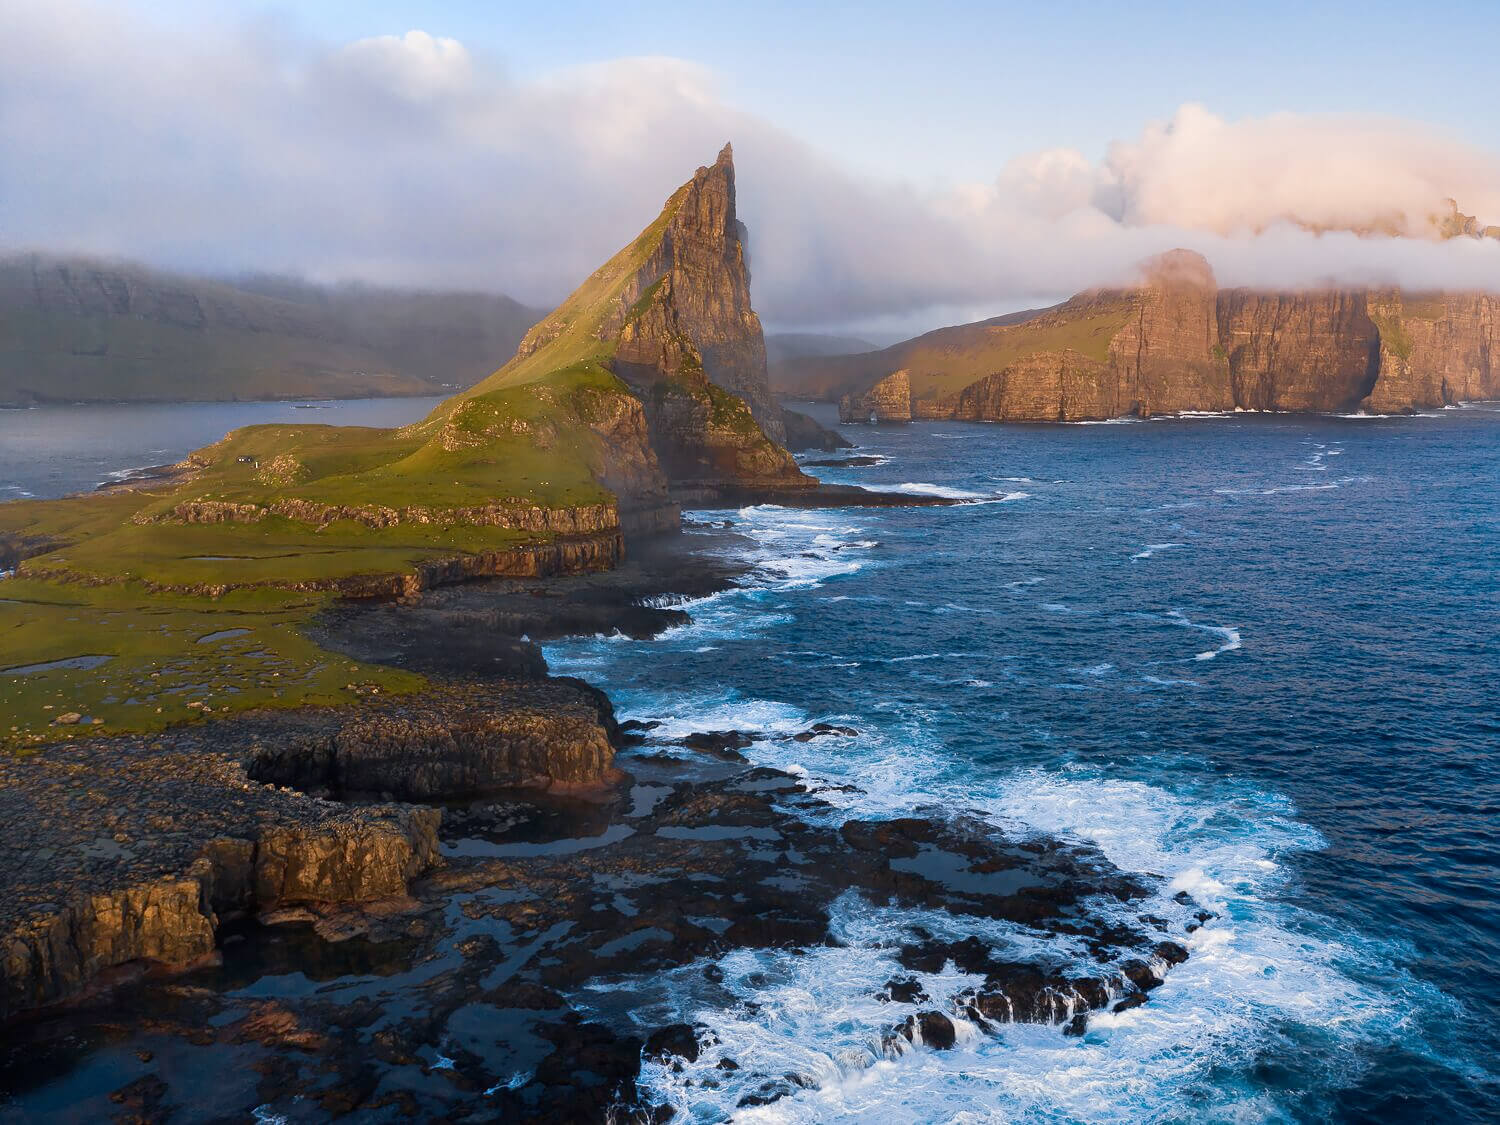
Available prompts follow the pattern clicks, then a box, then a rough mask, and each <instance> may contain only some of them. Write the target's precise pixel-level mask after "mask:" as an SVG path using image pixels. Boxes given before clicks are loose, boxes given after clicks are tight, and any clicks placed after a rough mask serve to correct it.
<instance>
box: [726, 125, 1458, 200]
mask: <svg viewBox="0 0 1500 1125" xmlns="http://www.w3.org/2000/svg"><path fill="white" fill-rule="evenodd" d="M714 164H715V166H727V167H730V168H733V167H734V145H732V144H730V143H729V142H728V141H725V142H724V147H723V148H721V149H720V150H719V158H718V159H717V160H715V161H714ZM1454 209H1455V210H1457V208H1456V207H1455V208H1454Z"/></svg>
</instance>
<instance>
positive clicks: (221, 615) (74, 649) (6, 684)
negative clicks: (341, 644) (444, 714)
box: [0, 578, 422, 750]
mask: <svg viewBox="0 0 1500 1125" xmlns="http://www.w3.org/2000/svg"><path fill="white" fill-rule="evenodd" d="M324 601H325V599H323V598H321V597H318V596H309V595H295V594H288V593H283V592H280V591H269V590H256V591H243V592H238V593H232V594H230V595H227V596H225V597H224V598H220V599H217V600H209V599H207V598H188V597H168V596H163V595H160V594H150V593H148V592H146V591H145V590H142V589H140V588H139V587H136V586H132V585H111V586H102V587H87V586H80V585H76V584H67V585H63V584H58V583H51V582H36V581H29V580H26V579H19V578H12V579H9V580H7V581H6V582H4V583H3V584H0V638H3V639H4V640H3V646H4V652H5V656H4V658H3V659H4V668H3V669H0V747H6V746H8V747H10V748H11V749H13V750H16V749H24V748H26V747H28V746H32V745H36V744H38V743H43V742H50V741H55V740H58V739H65V738H71V737H76V736H78V735H80V734H94V733H99V732H100V731H104V732H123V731H135V732H141V731H147V732H149V731H153V730H160V729H162V728H164V727H166V726H168V725H170V724H172V723H178V722H184V721H190V720H194V719H196V718H198V717H199V716H200V715H203V714H204V713H205V712H208V713H221V712H226V711H240V710H245V709H247V708H250V707H261V706H271V707H276V706H287V707H291V706H299V705H302V704H307V703H338V702H345V701H348V700H351V699H354V698H357V697H358V696H359V695H361V694H365V693H372V692H385V693H391V692H406V691H412V690H415V689H416V688H418V687H420V686H421V684H422V680H421V679H420V677H417V676H413V675H411V674H409V673H406V672H401V671H398V670H396V669H392V668H385V667H381V666H377V665H367V664H361V663H356V662H352V661H350V660H348V659H347V658H345V657H342V656H337V655H335V654H333V653H329V652H326V651H324V650H322V649H320V648H318V646H316V645H314V644H313V643H312V642H311V641H309V640H307V638H306V637H304V636H303V635H302V634H301V633H300V632H299V630H298V626H299V624H300V623H301V622H303V621H305V620H306V619H307V617H308V616H310V615H311V614H312V613H314V612H316V610H317V609H318V608H319V607H320V606H321V605H323V604H324ZM84 656H88V657H94V658H98V657H108V659H107V660H106V661H103V662H102V663H95V662H90V663H95V666H93V667H55V668H50V669H41V670H34V671H26V672H19V673H18V672H17V671H15V669H18V668H21V669H24V668H26V667H27V666H30V665H35V664H42V663H45V662H49V661H65V660H74V659H76V658H78V657H84ZM69 713H73V714H77V715H80V716H81V721H79V722H78V723H76V724H69V725H59V724H58V723H57V722H56V720H57V719H58V718H59V717H60V716H65V715H68V714H69Z"/></svg>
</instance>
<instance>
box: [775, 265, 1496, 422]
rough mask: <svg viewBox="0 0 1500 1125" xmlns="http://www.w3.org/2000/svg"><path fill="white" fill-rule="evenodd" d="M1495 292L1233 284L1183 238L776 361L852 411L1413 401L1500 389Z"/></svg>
mask: <svg viewBox="0 0 1500 1125" xmlns="http://www.w3.org/2000/svg"><path fill="white" fill-rule="evenodd" d="M1497 308H1500V296H1496V295H1491V294H1485V293H1429V294H1413V293H1400V292H1395V291H1378V290H1359V289H1343V290H1336V289H1326V290H1306V291H1295V292H1277V291H1264V290H1256V289H1220V288H1218V285H1217V282H1216V281H1215V278H1214V275H1213V272H1212V271H1211V269H1210V268H1209V266H1208V263H1207V261H1206V260H1205V259H1204V258H1203V257H1202V256H1201V255H1198V254H1196V253H1192V252H1190V251H1186V250H1174V251H1171V252H1170V253H1167V254H1163V255H1161V256H1159V257H1157V258H1155V259H1153V260H1151V261H1150V262H1148V263H1147V264H1146V266H1145V268H1144V270H1143V282H1142V284H1141V285H1140V286H1139V287H1138V288H1135V289H1127V290H1094V291H1090V292H1087V293H1082V294H1079V295H1078V296H1076V297H1074V298H1072V299H1071V300H1069V301H1067V302H1065V303H1064V304H1062V305H1059V306H1057V307H1056V308H1053V309H1047V310H1042V311H1041V312H1030V313H1024V314H1016V316H1015V317H1013V318H997V319H996V320H995V321H986V322H982V323H979V324H973V325H963V326H960V327H958V328H949V329H940V330H938V331H936V332H933V333H929V334H927V335H926V336H922V337H918V338H917V339H915V340H911V341H907V342H906V343H904V344H898V345H895V346H894V347H892V348H889V349H886V350H885V351H882V352H870V353H866V354H861V355H849V356H836V357H830V358H828V359H818V358H804V359H801V360H797V361H795V364H794V365H793V364H789V365H786V366H785V367H784V368H783V369H782V370H781V371H780V372H779V376H778V377H779V379H780V380H781V382H780V386H781V389H783V390H784V391H788V392H797V393H812V392H811V388H813V387H823V388H826V387H828V386H841V387H845V388H850V387H852V389H847V390H844V392H843V394H842V397H841V398H840V399H839V403H840V420H841V421H844V422H865V421H874V422H900V421H907V420H910V419H920V418H931V419H948V418H951V419H958V420H966V421H1025V422H1074V421H1093V420H1101V419H1106V418H1114V417H1120V416H1125V415H1135V416H1139V417H1150V416H1154V415H1161V414H1173V413H1179V412H1183V411H1225V410H1257V411H1289V412H1330V411H1353V410H1364V411H1369V412H1374V413H1405V412H1412V411H1416V410H1423V409H1430V408H1433V407H1438V406H1443V405H1447V404H1450V403H1454V402H1463V401H1474V400H1480V399H1493V398H1497V397H1500V359H1497V357H1500V347H1497V340H1496V328H1495V324H1496V319H1497V318H1496V312H1497ZM820 365H821V366H820ZM823 368H826V370H823ZM825 393H826V390H825Z"/></svg>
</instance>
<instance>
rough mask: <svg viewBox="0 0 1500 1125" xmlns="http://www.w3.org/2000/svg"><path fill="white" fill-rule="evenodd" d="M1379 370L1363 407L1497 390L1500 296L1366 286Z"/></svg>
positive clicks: (1412, 404)
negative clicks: (1377, 336) (1376, 331)
mask: <svg viewBox="0 0 1500 1125" xmlns="http://www.w3.org/2000/svg"><path fill="white" fill-rule="evenodd" d="M1369 307H1370V315H1371V316H1372V317H1373V318H1374V320H1375V321H1376V323H1377V324H1378V325H1379V326H1380V342H1379V358H1378V365H1379V370H1378V375H1377V378H1376V380H1375V385H1374V387H1373V388H1372V389H1371V391H1370V395H1369V399H1368V401H1367V404H1366V409H1368V410H1370V411H1372V412H1374V413H1379V414H1390V413H1399V412H1401V411H1403V410H1410V409H1413V408H1416V407H1424V406H1440V405H1444V404H1446V403H1450V402H1465V401H1478V400H1482V399H1494V398H1500V297H1496V296H1492V295H1490V294H1483V293H1478V294H1476V293H1448V294H1439V295H1429V296H1426V297H1420V296H1412V295H1406V296H1403V295H1402V294H1401V293H1399V292H1394V291H1387V292H1381V293H1372V294H1371V295H1370V300H1369Z"/></svg>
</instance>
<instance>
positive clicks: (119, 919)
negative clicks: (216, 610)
mask: <svg viewBox="0 0 1500 1125" xmlns="http://www.w3.org/2000/svg"><path fill="white" fill-rule="evenodd" d="M613 727H614V719H613V714H612V712H610V710H609V707H608V702H607V700H604V699H603V697H602V696H600V694H599V693H598V692H596V691H594V690H593V689H590V688H588V687H586V686H585V685H581V684H575V683H573V682H571V681H555V680H540V681H534V682H525V683H522V682H507V683H502V684H490V685H487V686H485V687H483V688H480V687H477V686H473V685H469V686H465V685H449V686H447V687H444V688H434V689H433V690H432V691H430V692H428V693H427V694H425V695H424V696H423V697H421V699H420V700H419V701H415V702H414V701H409V700H405V701H398V700H391V699H380V698H375V699H368V700H366V701H364V705H363V707H362V709H361V711H360V712H359V713H358V715H357V716H351V715H350V714H349V713H348V712H347V711H342V710H340V709H337V708H319V709H306V710H301V711H295V712H287V713H279V714H278V713H261V714H257V715H251V716H246V717H244V718H240V719H233V720H225V721H221V722H218V723H215V724H213V725H212V727H211V728H210V727H207V726H197V727H191V728H185V729H180V730H177V731H174V732H171V733H170V734H168V735H165V736H156V737H131V738H96V739H91V740H85V741H80V742H75V743H72V744H70V745H68V746H67V747H52V748H48V749H45V750H42V751H39V752H37V753H35V754H32V755H29V756H26V757H19V758H0V831H3V832H4V833H5V835H6V838H7V839H8V840H10V841H11V846H10V847H8V848H7V849H4V850H3V851H0V884H3V885H4V886H5V887H6V888H7V895H6V897H5V898H4V900H3V901H0V1019H5V1018H8V1017H9V1016H12V1015H15V1014H16V1013H18V1012H21V1011H24V1010H26V1009H28V1008H34V1007H37V1006H39V1005H44V1004H48V1003H52V1002H54V1001H58V1000H63V999H66V998H68V997H69V996H72V995H74V994H76V993H78V992H80V991H82V990H84V989H86V988H87V987H89V986H90V984H91V983H93V982H94V981H96V980H98V979H99V978H101V977H102V976H105V975H107V974H108V972H109V971H110V970H112V969H115V968H117V967H119V966H123V965H126V964H129V963H136V962H155V963H162V964H166V965H173V966H181V965H184V964H187V963H189V962H192V961H194V960H196V959H198V958H200V957H203V956H205V955H207V954H210V953H212V952H213V951H214V949H215V943H216V935H217V933H218V931H219V928H220V926H221V925H222V924H223V923H224V922H225V921H226V920H229V919H232V918H236V917H243V916H247V915H256V914H266V913H267V912H270V911H276V910H280V909H283V908H286V907H292V906H311V907H315V908H320V909H323V908H332V907H337V906H340V905H346V904H359V903H369V902H374V901H380V900H386V899H393V898H400V897H401V896H404V895H406V894H407V893H408V891H409V889H410V888H411V884H412V881H413V880H414V879H416V878H417V877H418V876H420V875H422V874H423V873H425V872H428V871H430V870H431V869H432V868H433V867H434V865H436V864H437V863H438V862H439V850H438V837H437V832H438V827H439V824H440V822H441V819H442V814H441V811H440V810H438V809H436V808H429V807H422V806H413V805H401V804H392V803H389V800H390V794H392V793H394V792H400V793H402V794H403V795H408V796H410V797H412V798H414V799H415V798H419V797H422V798H426V797H431V798H440V797H442V798H458V797H464V796H472V795H477V794H480V793H487V792H490V791H492V790H494V789H496V788H499V787H501V786H512V785H530V786H540V787H546V786H551V785H564V786H566V785H579V784H598V783H600V782H602V781H607V780H609V779H610V778H611V777H612V776H613V775H612V773H611V769H610V767H611V763H612V760H613V747H612V743H611V731H612V729H613ZM315 788H316V789H321V790H322V791H323V792H324V793H326V794H328V795H329V796H337V797H346V796H353V795H355V793H356V791H364V792H366V793H367V795H369V796H375V797H378V798H379V799H380V800H382V801H384V802H386V803H378V804H346V803H343V802H341V801H338V800H332V799H329V797H328V796H313V795H309V793H308V792H307V790H309V789H315Z"/></svg>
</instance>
